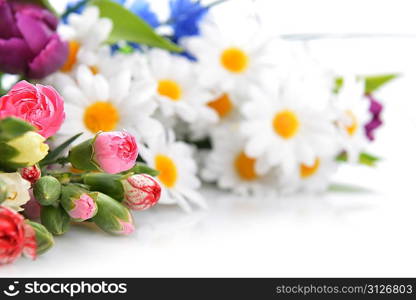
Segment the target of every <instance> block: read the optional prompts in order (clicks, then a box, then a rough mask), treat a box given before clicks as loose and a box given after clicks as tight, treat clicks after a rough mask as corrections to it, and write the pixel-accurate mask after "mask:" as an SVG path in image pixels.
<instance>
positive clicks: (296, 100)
mask: <svg viewBox="0 0 416 300" xmlns="http://www.w3.org/2000/svg"><path fill="white" fill-rule="evenodd" d="M329 96H330V92H328V91H327V90H326V89H322V90H321V89H316V88H311V89H308V84H304V83H302V82H301V83H300V84H299V82H297V81H291V80H289V81H288V82H286V83H285V84H284V85H283V87H282V88H281V89H280V90H278V91H275V92H274V93H271V94H262V93H259V91H257V94H255V93H253V98H252V100H251V101H250V102H248V103H247V104H245V105H244V106H243V110H242V112H243V115H244V118H245V121H243V122H242V125H241V132H242V134H243V135H244V136H245V137H247V138H248V142H247V144H246V148H245V151H246V153H247V154H248V155H249V156H251V157H255V158H256V159H257V161H256V171H257V172H258V173H260V174H264V173H265V172H267V171H268V170H269V169H270V168H271V167H273V166H280V167H282V168H283V169H284V170H285V172H291V171H295V170H296V166H297V165H298V164H299V163H303V164H306V165H309V166H310V165H312V164H313V163H314V161H315V158H316V157H319V156H325V155H326V154H328V153H329V154H331V153H333V151H334V148H337V147H338V145H337V143H336V138H335V132H336V130H335V126H334V125H333V120H332V114H331V113H330V112H329V111H328V109H327V105H328V101H329ZM325 103H326V105H325Z"/></svg>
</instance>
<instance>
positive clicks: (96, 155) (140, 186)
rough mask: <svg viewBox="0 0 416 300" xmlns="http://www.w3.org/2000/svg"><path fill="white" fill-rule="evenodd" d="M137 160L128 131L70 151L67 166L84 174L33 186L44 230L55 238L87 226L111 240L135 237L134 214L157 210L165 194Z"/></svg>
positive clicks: (99, 135)
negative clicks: (76, 225) (76, 224)
mask: <svg viewBox="0 0 416 300" xmlns="http://www.w3.org/2000/svg"><path fill="white" fill-rule="evenodd" d="M137 156H138V148H137V144H136V141H135V139H134V137H133V136H131V135H130V134H128V133H127V132H125V131H121V132H99V133H97V134H96V136H95V137H94V138H92V139H89V140H87V141H84V142H82V143H80V144H79V145H76V146H74V147H72V149H71V150H70V151H69V155H68V159H67V160H68V162H69V163H70V164H71V165H72V167H74V168H76V169H77V170H78V171H80V172H81V174H75V173H71V172H69V173H52V174H51V175H47V176H43V177H41V178H37V179H36V180H35V181H34V183H33V195H34V198H35V199H36V201H37V202H38V203H39V204H40V205H41V207H42V208H41V213H40V219H41V222H42V224H43V225H44V226H45V227H46V228H47V229H48V230H49V231H50V232H51V233H52V234H54V235H62V234H64V233H65V232H66V231H67V230H68V229H69V227H70V224H71V222H84V221H88V222H90V223H91V222H92V223H95V224H96V225H97V226H98V227H99V228H101V229H102V230H104V231H106V232H109V233H112V234H122V235H126V234H130V233H132V232H133V231H134V225H133V218H132V215H131V213H130V210H144V209H147V208H150V207H152V206H154V205H155V204H156V203H157V201H158V200H159V198H160V194H161V187H160V185H159V183H158V182H157V181H156V180H155V179H153V177H152V176H150V175H149V174H145V173H144V172H146V173H150V174H152V175H155V173H154V172H155V171H154V170H152V169H150V168H148V167H147V166H144V165H141V164H136V159H137ZM31 171H33V173H36V172H35V171H34V170H31ZM91 171H93V172H91ZM22 173H31V172H29V170H27V171H26V170H25V171H22ZM29 177H30V176H29ZM33 177H36V176H35V175H34V176H33Z"/></svg>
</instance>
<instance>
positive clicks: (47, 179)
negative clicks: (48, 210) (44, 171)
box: [33, 176, 62, 206]
mask: <svg viewBox="0 0 416 300" xmlns="http://www.w3.org/2000/svg"><path fill="white" fill-rule="evenodd" d="M61 187H62V185H61V183H60V182H59V180H58V179H56V178H55V177H53V176H43V177H41V178H39V180H38V181H36V183H35V184H34V186H33V194H34V196H35V198H36V200H38V201H39V203H40V204H41V205H44V206H49V205H55V206H56V205H58V202H59V198H60V196H61Z"/></svg>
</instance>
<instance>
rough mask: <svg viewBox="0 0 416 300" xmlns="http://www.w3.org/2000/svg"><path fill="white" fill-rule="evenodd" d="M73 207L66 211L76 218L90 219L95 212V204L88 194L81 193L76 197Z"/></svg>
mask: <svg viewBox="0 0 416 300" xmlns="http://www.w3.org/2000/svg"><path fill="white" fill-rule="evenodd" d="M73 204H74V205H75V206H74V208H73V209H72V210H70V211H68V214H69V216H70V217H71V218H73V219H76V220H88V219H91V218H92V217H93V216H94V215H95V213H96V212H97V205H96V204H95V201H94V199H93V198H92V197H90V196H89V195H88V194H82V195H81V196H80V197H79V198H78V199H76V200H74V201H73Z"/></svg>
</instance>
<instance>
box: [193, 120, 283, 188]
mask: <svg viewBox="0 0 416 300" xmlns="http://www.w3.org/2000/svg"><path fill="white" fill-rule="evenodd" d="M212 144H213V149H212V150H211V152H210V153H209V154H208V156H207V157H206V159H205V164H204V169H203V170H202V172H201V175H202V178H203V179H204V180H207V181H212V182H217V183H218V186H219V187H220V188H223V189H229V190H232V191H233V192H234V193H236V194H240V195H248V194H255V195H256V196H265V195H270V193H272V192H273V190H274V189H275V187H276V185H277V182H278V181H277V177H276V176H274V173H273V172H269V173H268V174H265V175H261V174H259V173H258V172H257V171H256V168H255V165H256V159H255V158H252V157H249V156H248V155H247V154H246V152H245V150H244V147H245V141H244V139H243V138H242V136H241V135H240V134H239V131H238V125H237V124H235V125H234V126H233V125H231V126H223V127H221V128H218V129H217V130H215V132H214V133H213V134H212Z"/></svg>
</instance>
